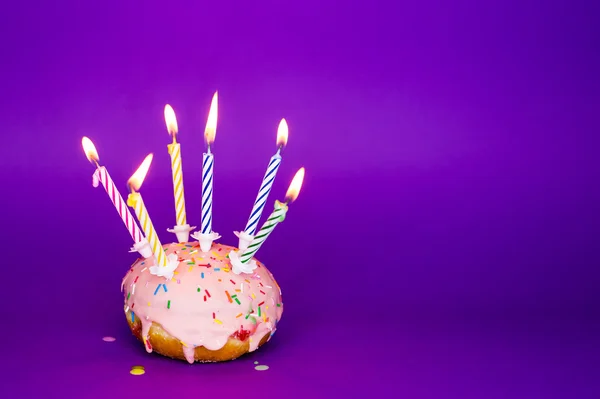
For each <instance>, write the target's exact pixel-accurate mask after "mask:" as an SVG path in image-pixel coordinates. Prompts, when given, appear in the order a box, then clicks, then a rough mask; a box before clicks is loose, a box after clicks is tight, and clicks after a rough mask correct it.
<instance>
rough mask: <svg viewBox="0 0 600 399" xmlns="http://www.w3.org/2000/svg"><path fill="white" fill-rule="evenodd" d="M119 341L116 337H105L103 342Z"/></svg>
mask: <svg viewBox="0 0 600 399" xmlns="http://www.w3.org/2000/svg"><path fill="white" fill-rule="evenodd" d="M116 340H117V339H116V338H115V337H104V338H102V341H104V342H115V341H116Z"/></svg>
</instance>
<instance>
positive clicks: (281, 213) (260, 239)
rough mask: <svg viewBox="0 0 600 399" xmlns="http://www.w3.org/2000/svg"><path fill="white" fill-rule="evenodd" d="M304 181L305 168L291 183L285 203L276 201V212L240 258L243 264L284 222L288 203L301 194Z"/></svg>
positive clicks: (248, 260) (299, 171) (270, 216)
mask: <svg viewBox="0 0 600 399" xmlns="http://www.w3.org/2000/svg"><path fill="white" fill-rule="evenodd" d="M303 180H304V168H300V170H298V172H296V175H295V176H294V178H293V179H292V182H291V183H290V187H289V188H288V191H287V193H286V194H285V202H280V201H275V210H274V211H273V213H271V214H270V215H269V218H268V219H267V221H266V222H265V224H263V226H262V227H261V228H260V230H259V232H258V233H256V235H255V236H254V238H253V239H252V242H251V243H250V245H248V248H246V250H244V252H243V253H242V254H241V256H240V261H241V262H242V263H248V262H250V260H251V259H252V257H253V256H254V254H256V252H257V251H258V250H259V249H260V247H261V246H262V245H263V243H264V242H265V241H266V240H267V237H269V234H271V233H272V232H273V230H275V227H276V226H277V225H278V224H279V223H281V222H283V220H284V219H285V215H286V213H287V211H288V206H287V205H288V203H290V202H292V201H294V200H295V199H296V198H297V197H298V194H299V193H300V187H302V181H303Z"/></svg>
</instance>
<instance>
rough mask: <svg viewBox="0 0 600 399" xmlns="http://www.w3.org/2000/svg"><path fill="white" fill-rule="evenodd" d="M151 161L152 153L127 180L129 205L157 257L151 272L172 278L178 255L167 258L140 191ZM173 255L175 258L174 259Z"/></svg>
mask: <svg viewBox="0 0 600 399" xmlns="http://www.w3.org/2000/svg"><path fill="white" fill-rule="evenodd" d="M151 163H152V154H149V155H148V156H147V157H146V158H145V159H144V162H142V164H141V165H140V167H139V168H138V169H137V170H136V171H135V173H134V174H133V175H132V176H131V177H130V178H129V180H128V181H127V185H128V186H129V191H130V194H129V197H128V198H127V205H129V206H130V207H132V208H133V209H134V210H135V214H136V216H137V218H138V220H139V221H140V224H141V226H142V229H143V230H144V233H146V237H148V241H149V242H150V247H151V248H152V253H153V254H154V257H155V258H156V265H155V266H154V267H151V268H150V273H152V274H156V275H159V276H165V277H167V278H171V277H172V276H173V271H174V270H175V268H177V264H178V262H177V255H174V254H171V255H169V258H168V259H167V256H166V254H165V251H164V249H163V247H162V244H161V243H160V240H159V239H158V235H157V234H156V230H155V229H154V225H153V224H152V220H150V215H148V210H147V209H146V206H145V205H144V200H143V199H142V194H140V193H139V192H138V190H139V189H140V187H141V186H142V183H143V182H144V179H145V178H146V174H147V173H148V169H149V168H150V164H151ZM173 257H174V258H175V259H173ZM157 266H158V267H157Z"/></svg>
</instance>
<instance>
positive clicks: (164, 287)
mask: <svg viewBox="0 0 600 399" xmlns="http://www.w3.org/2000/svg"><path fill="white" fill-rule="evenodd" d="M163 289H164V290H165V292H167V285H166V284H163Z"/></svg>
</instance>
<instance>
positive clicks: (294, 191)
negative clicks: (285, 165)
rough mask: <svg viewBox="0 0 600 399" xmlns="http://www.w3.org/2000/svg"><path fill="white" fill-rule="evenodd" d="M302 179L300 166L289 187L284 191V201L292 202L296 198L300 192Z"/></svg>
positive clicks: (302, 172) (302, 174)
mask: <svg viewBox="0 0 600 399" xmlns="http://www.w3.org/2000/svg"><path fill="white" fill-rule="evenodd" d="M303 180H304V168H300V169H299V170H298V171H297V172H296V174H295V175H294V178H293V179H292V182H291V183H290V187H289V188H288V190H287V192H286V193H285V202H293V201H295V200H296V198H298V194H300V188H301V187H302V181H303Z"/></svg>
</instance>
